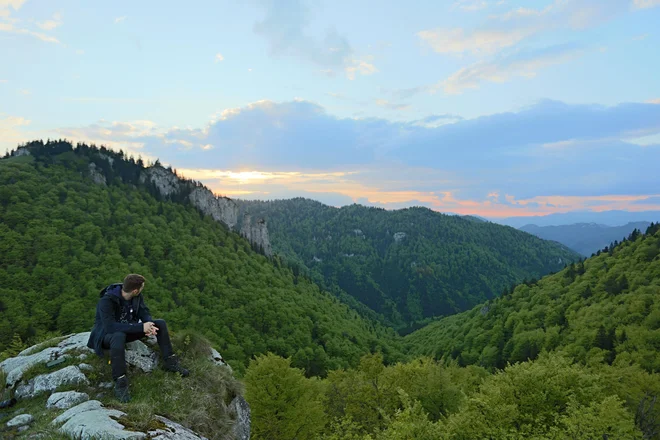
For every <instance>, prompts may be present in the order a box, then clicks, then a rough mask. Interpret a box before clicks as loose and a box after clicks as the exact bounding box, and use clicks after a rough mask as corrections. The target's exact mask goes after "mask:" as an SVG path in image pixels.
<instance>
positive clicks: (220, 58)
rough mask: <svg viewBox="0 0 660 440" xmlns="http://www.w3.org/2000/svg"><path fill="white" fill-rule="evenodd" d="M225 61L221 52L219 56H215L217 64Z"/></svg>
mask: <svg viewBox="0 0 660 440" xmlns="http://www.w3.org/2000/svg"><path fill="white" fill-rule="evenodd" d="M224 60H225V57H223V56H222V54H221V53H220V52H218V53H217V54H215V62H216V63H218V62H220V61H224Z"/></svg>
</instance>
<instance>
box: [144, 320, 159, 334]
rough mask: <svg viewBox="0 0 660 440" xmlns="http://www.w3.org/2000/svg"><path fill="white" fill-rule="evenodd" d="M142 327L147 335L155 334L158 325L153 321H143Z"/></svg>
mask: <svg viewBox="0 0 660 440" xmlns="http://www.w3.org/2000/svg"><path fill="white" fill-rule="evenodd" d="M142 327H143V331H144V334H145V335H147V336H155V335H156V333H158V327H156V324H154V323H153V322H145V323H144V324H143V325H142Z"/></svg>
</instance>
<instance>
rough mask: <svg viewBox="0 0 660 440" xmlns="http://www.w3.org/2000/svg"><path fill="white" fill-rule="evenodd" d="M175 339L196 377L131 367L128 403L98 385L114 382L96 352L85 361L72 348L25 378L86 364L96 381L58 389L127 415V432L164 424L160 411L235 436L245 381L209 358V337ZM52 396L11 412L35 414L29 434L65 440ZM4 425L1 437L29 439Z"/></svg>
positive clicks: (221, 437)
mask: <svg viewBox="0 0 660 440" xmlns="http://www.w3.org/2000/svg"><path fill="white" fill-rule="evenodd" d="M172 343H173V346H174V349H175V352H177V354H178V355H179V357H180V359H181V363H182V364H183V366H185V367H186V368H188V369H189V370H190V376H189V377H186V378H183V377H181V376H180V375H178V374H176V373H170V372H166V371H164V370H162V369H160V368H157V369H156V370H154V371H153V372H152V373H150V374H146V373H143V372H141V371H137V370H135V369H132V368H131V369H129V371H128V377H129V382H130V391H131V396H132V400H131V402H129V403H127V404H122V403H120V402H119V401H117V400H116V399H115V398H114V393H113V390H112V389H100V388H98V384H99V383H101V382H111V381H112V375H111V369H110V365H108V361H107V358H100V357H98V356H95V355H93V354H92V355H90V356H88V357H87V359H85V360H84V361H81V360H79V359H77V357H76V353H73V352H71V357H70V358H69V359H67V361H66V362H64V363H62V364H60V365H58V366H57V368H55V369H47V368H46V367H45V365H43V364H40V365H38V366H34V367H33V368H31V369H30V370H28V371H27V372H26V375H25V377H26V378H27V377H34V376H35V375H37V374H41V373H45V372H52V371H56V370H57V369H60V368H63V367H65V366H67V365H77V364H79V363H81V362H84V363H87V364H89V365H91V366H92V367H93V368H94V370H93V371H85V372H84V373H85V375H86V376H87V378H88V379H89V380H90V385H89V386H86V385H82V386H81V385H67V386H63V387H60V388H58V389H57V390H56V391H68V390H76V391H80V392H85V393H87V394H88V395H89V397H90V400H94V399H95V400H99V401H101V403H103V405H104V406H106V407H108V408H114V409H118V410H120V411H122V412H124V413H126V415H125V416H124V417H121V418H120V419H119V420H118V421H119V422H120V423H122V424H123V425H124V426H125V427H126V429H127V430H133V431H141V432H147V431H148V430H153V429H158V428H162V427H163V425H162V423H161V422H160V421H158V420H157V419H156V418H155V415H156V414H157V415H160V416H163V417H166V418H168V419H170V420H172V421H174V422H176V423H179V424H181V425H183V426H186V427H188V428H189V429H191V430H193V431H195V432H196V433H198V434H200V435H203V436H205V437H207V438H209V439H211V440H226V439H229V438H232V437H231V429H232V426H233V420H232V419H231V418H230V416H229V414H228V412H227V406H228V405H229V403H230V402H231V401H232V399H233V398H234V397H235V396H236V395H238V394H243V387H242V384H241V383H240V382H239V381H237V380H236V379H235V378H234V377H233V376H232V375H231V374H230V373H229V371H228V370H227V369H225V368H221V367H216V366H215V365H213V364H212V361H211V360H210V357H209V354H210V345H209V342H208V341H207V340H206V339H204V338H203V337H201V336H199V335H196V334H193V333H188V332H186V333H184V332H182V333H179V334H176V335H173V341H172ZM156 351H157V347H156ZM0 379H2V376H0ZM47 400H48V395H42V396H38V397H35V398H33V399H28V400H24V401H19V402H18V403H17V405H16V406H15V407H13V408H12V409H11V410H10V411H11V414H14V413H15V412H16V411H19V412H16V414H21V413H28V414H32V415H33V416H34V417H35V422H34V423H33V424H32V425H31V427H30V429H29V430H27V431H26V433H25V434H26V435H29V434H35V433H40V434H43V435H44V436H45V437H43V438H44V439H54V440H60V439H65V438H67V437H66V436H63V435H62V434H60V433H58V432H57V428H56V427H53V426H51V425H50V422H51V421H52V420H53V419H54V418H55V417H56V416H57V415H59V414H61V413H62V412H63V411H62V410H57V409H46V401H47ZM4 411H6V410H4ZM4 411H3V412H4ZM7 420H9V419H7ZM4 423H6V420H4ZM4 423H3V424H1V425H0V437H1V438H3V439H7V440H11V439H14V438H16V439H20V438H25V437H24V436H22V435H20V434H18V436H17V434H16V432H15V431H14V432H12V431H6V430H5V431H3V430H2V429H3V428H4ZM4 429H6V428H4Z"/></svg>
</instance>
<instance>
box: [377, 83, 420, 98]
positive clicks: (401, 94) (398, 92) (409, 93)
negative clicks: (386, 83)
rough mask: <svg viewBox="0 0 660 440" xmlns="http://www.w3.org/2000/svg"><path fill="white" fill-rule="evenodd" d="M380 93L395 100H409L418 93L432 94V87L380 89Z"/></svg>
mask: <svg viewBox="0 0 660 440" xmlns="http://www.w3.org/2000/svg"><path fill="white" fill-rule="evenodd" d="M380 91H381V92H382V93H386V94H388V95H390V96H392V97H393V98H395V99H410V98H412V97H414V96H416V95H419V94H420V93H432V92H433V87H429V86H418V87H410V88H407V89H387V88H383V87H381V89H380Z"/></svg>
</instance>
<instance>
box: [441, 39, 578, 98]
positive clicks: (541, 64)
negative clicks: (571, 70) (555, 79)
mask: <svg viewBox="0 0 660 440" xmlns="http://www.w3.org/2000/svg"><path fill="white" fill-rule="evenodd" d="M583 53H584V51H583V50H582V49H580V48H576V47H573V46H556V47H550V48H546V49H543V50H540V51H535V52H528V53H518V54H516V55H515V56H512V57H507V58H502V59H499V60H494V61H492V62H479V63H475V64H473V65H471V66H468V67H464V68H462V69H460V70H458V71H457V72H455V73H454V74H453V75H451V76H450V77H449V78H447V79H446V80H444V81H442V82H441V83H440V84H439V85H438V86H437V88H439V87H442V88H443V90H444V91H445V93H447V94H452V95H456V94H461V93H463V92H464V91H465V90H466V89H476V88H479V85H480V84H481V83H482V82H484V81H487V82H494V83H504V82H507V81H510V80H512V79H513V78H516V77H522V78H534V77H535V76H536V75H537V73H538V72H539V71H540V70H542V69H544V68H546V67H549V66H552V65H556V64H562V63H565V62H568V61H570V60H572V59H575V58H578V57H580V56H581V55H582V54H583Z"/></svg>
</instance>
